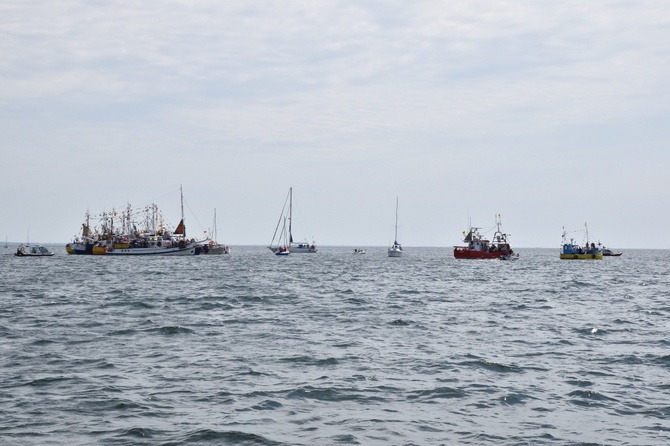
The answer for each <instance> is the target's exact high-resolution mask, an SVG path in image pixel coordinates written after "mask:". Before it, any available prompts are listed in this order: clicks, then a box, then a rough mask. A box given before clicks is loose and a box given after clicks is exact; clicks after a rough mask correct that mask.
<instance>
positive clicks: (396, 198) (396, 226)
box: [393, 197, 398, 244]
mask: <svg viewBox="0 0 670 446" xmlns="http://www.w3.org/2000/svg"><path fill="white" fill-rule="evenodd" d="M393 241H394V243H396V244H397V243H398V197H395V238H394V239H393Z"/></svg>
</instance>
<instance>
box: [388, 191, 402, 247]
mask: <svg viewBox="0 0 670 446" xmlns="http://www.w3.org/2000/svg"><path fill="white" fill-rule="evenodd" d="M388 255H389V257H402V246H401V245H400V243H398V197H396V198H395V238H394V239H393V244H392V245H391V246H389V250H388Z"/></svg>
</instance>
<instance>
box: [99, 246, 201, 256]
mask: <svg viewBox="0 0 670 446" xmlns="http://www.w3.org/2000/svg"><path fill="white" fill-rule="evenodd" d="M200 249H201V248H200V247H199V246H195V245H193V244H190V245H187V246H185V247H183V248H181V247H158V246H156V247H148V248H128V249H108V250H107V252H106V253H105V255H106V256H194V255H198V254H200Z"/></svg>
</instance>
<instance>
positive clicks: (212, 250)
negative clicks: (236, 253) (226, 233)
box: [200, 245, 230, 255]
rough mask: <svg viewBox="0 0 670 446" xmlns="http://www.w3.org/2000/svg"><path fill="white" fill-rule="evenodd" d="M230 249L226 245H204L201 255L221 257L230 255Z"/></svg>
mask: <svg viewBox="0 0 670 446" xmlns="http://www.w3.org/2000/svg"><path fill="white" fill-rule="evenodd" d="M229 252H230V248H228V247H227V246H225V245H203V246H202V251H201V252H200V254H203V255H221V254H228V253H229Z"/></svg>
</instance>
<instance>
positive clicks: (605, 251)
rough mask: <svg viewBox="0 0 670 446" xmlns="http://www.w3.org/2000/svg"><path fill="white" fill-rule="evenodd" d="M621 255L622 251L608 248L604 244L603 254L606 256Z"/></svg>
mask: <svg viewBox="0 0 670 446" xmlns="http://www.w3.org/2000/svg"><path fill="white" fill-rule="evenodd" d="M620 255H621V253H620V252H615V251H612V250H611V249H609V248H606V247H604V246H603V256H605V257H619V256H620Z"/></svg>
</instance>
